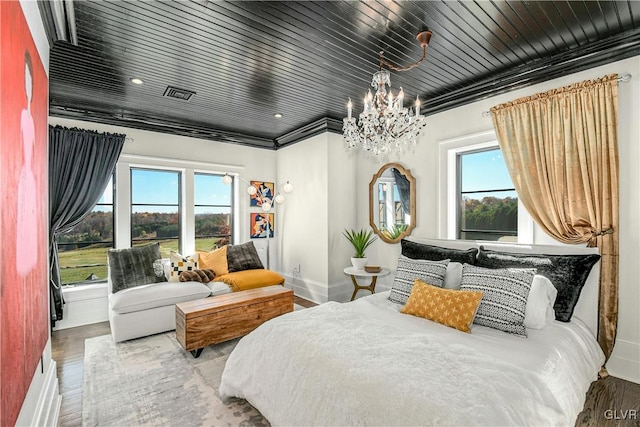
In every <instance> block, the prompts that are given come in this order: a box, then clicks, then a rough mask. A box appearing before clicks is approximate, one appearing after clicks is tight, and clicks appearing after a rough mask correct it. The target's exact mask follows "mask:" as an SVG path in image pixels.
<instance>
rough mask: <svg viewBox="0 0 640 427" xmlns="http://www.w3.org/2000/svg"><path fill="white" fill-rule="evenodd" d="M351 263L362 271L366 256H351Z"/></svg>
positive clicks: (365, 263)
mask: <svg viewBox="0 0 640 427" xmlns="http://www.w3.org/2000/svg"><path fill="white" fill-rule="evenodd" d="M351 265H353V268H355V269H356V270H358V271H364V266H365V265H367V258H353V257H351Z"/></svg>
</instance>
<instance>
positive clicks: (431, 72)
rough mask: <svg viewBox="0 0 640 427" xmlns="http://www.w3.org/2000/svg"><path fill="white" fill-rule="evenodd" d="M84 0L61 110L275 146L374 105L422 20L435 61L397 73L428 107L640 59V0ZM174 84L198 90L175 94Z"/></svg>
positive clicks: (59, 92) (59, 51)
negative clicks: (377, 86)
mask: <svg viewBox="0 0 640 427" xmlns="http://www.w3.org/2000/svg"><path fill="white" fill-rule="evenodd" d="M74 8H75V22H76V27H77V34H78V45H77V46H74V45H72V44H69V43H66V42H62V41H56V42H55V43H54V44H53V46H52V50H51V64H50V111H51V115H53V116H60V117H71V118H80V119H84V120H89V121H96V122H103V123H111V124H119V125H123V126H129V127H134V128H141V129H148V130H155V131H161V132H170V133H175V134H181V135H190V136H196V137H199V138H208V139H213V140H221V141H226V142H233V143H241V144H247V145H251V146H256V147H264V148H277V147H279V146H283V145H286V144H289V143H293V142H295V141H297V140H299V139H300V138H302V137H306V136H309V135H311V134H313V133H315V132H319V131H323V130H326V129H328V130H330V131H336V132H339V131H340V128H341V120H342V117H344V116H345V114H346V100H347V97H351V98H352V99H353V101H354V111H356V112H359V111H361V110H362V96H363V95H364V94H365V92H366V90H367V89H368V86H369V84H370V81H371V75H372V73H374V72H375V71H376V70H377V68H378V52H379V51H380V50H384V52H385V57H386V58H388V59H389V60H391V61H392V62H394V63H397V64H400V65H403V64H407V63H411V62H414V61H415V60H416V59H418V58H419V56H420V47H419V45H418V44H417V42H416V40H415V36H416V34H417V33H418V32H419V31H421V30H424V29H429V30H431V31H433V37H432V38H431V43H430V46H429V48H428V49H427V59H426V60H425V62H424V63H423V64H422V65H421V66H420V67H418V68H415V69H413V70H411V71H408V72H404V73H397V72H392V74H391V83H392V87H393V89H394V91H397V90H398V88H399V87H403V88H404V91H405V93H406V94H407V96H415V95H416V94H419V95H420V97H421V98H422V100H423V105H424V108H423V113H425V114H432V113H435V112H438V111H443V110H445V109H449V108H453V107H456V106H459V105H462V104H465V103H468V102H472V101H475V100H478V99H481V98H484V97H487V96H492V95H495V94H497V93H501V92H504V91H507V90H512V89H514V88H517V87H522V86H525V85H529V84H533V83H537V82H540V81H543V80H548V79H551V78H555V77H558V76H560V75H563V74H566V73H570V72H575V71H579V70H581V69H585V68H589V67H593V66H596V65H600V64H604V63H607V62H611V61H615V60H619V59H623V58H626V57H630V56H633V55H638V54H640V2H638V1H446V2H439V1H392V0H386V1H376V2H374V1H366V2H356V1H331V2H329V1H326V2H325V1H299V2H294V1H291V2H272V1H265V2H261V1H226V2H223V1H207V0H194V1H121V0H116V1H75V2H74ZM43 10H45V9H43ZM45 13H46V11H45ZM620 71H621V72H623V71H625V70H620ZM134 77H137V78H141V79H142V80H144V84H143V85H135V84H132V83H131V82H130V78H134ZM167 86H175V87H177V88H180V89H187V90H190V91H193V92H196V94H195V95H194V96H193V97H192V99H191V100H190V101H188V102H187V101H181V100H176V99H170V98H165V97H163V96H162V95H163V93H164V92H165V89H166V88H167ZM275 113H281V114H282V115H283V117H282V118H281V119H276V118H274V116H273V115H274V114H275Z"/></svg>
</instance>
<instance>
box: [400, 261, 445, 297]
mask: <svg viewBox="0 0 640 427" xmlns="http://www.w3.org/2000/svg"><path fill="white" fill-rule="evenodd" d="M448 264H449V260H448V259H446V260H444V261H428V260H425V259H411V258H407V257H406V256H404V255H400V257H399V258H398V268H397V269H396V278H395V279H394V281H393V287H392V288H391V293H390V294H389V299H390V300H391V301H393V302H395V303H397V304H402V305H404V304H406V303H407V299H408V298H409V294H411V288H413V284H414V281H415V279H421V280H423V281H425V282H427V283H428V284H430V285H433V286H437V287H439V288H441V287H442V285H443V284H444V275H445V274H446V272H447V265H448Z"/></svg>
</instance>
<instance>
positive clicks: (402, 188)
mask: <svg viewBox="0 0 640 427" xmlns="http://www.w3.org/2000/svg"><path fill="white" fill-rule="evenodd" d="M391 170H392V171H393V177H394V179H395V180H396V186H397V187H398V194H400V202H401V203H402V210H404V213H405V214H408V213H409V212H411V208H410V206H411V200H410V197H411V196H410V194H411V193H410V192H409V186H410V185H411V184H410V183H409V180H408V179H407V177H406V176H404V175H402V174H401V173H400V172H399V171H398V169H396V168H391Z"/></svg>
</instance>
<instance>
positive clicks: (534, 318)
mask: <svg viewBox="0 0 640 427" xmlns="http://www.w3.org/2000/svg"><path fill="white" fill-rule="evenodd" d="M557 295H558V290H557V289H556V288H555V286H553V283H551V280H549V279H547V278H546V277H544V276H541V275H539V274H536V275H535V276H534V277H533V282H532V283H531V290H530V291H529V296H528V298H527V307H526V309H525V312H524V326H526V327H527V328H529V329H542V328H544V327H545V325H546V324H547V321H548V320H553V319H555V312H554V311H553V304H554V303H555V301H556V296H557Z"/></svg>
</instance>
